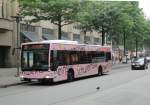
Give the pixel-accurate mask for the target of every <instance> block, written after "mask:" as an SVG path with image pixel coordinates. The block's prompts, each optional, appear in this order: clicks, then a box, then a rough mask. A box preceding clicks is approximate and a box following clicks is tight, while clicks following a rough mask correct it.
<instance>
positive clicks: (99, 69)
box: [98, 65, 103, 76]
mask: <svg viewBox="0 0 150 105" xmlns="http://www.w3.org/2000/svg"><path fill="white" fill-rule="evenodd" d="M98 75H99V76H101V75H103V68H102V66H101V65H100V66H99V67H98Z"/></svg>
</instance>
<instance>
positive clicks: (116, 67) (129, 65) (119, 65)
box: [112, 63, 131, 69]
mask: <svg viewBox="0 0 150 105" xmlns="http://www.w3.org/2000/svg"><path fill="white" fill-rule="evenodd" d="M124 67H131V63H127V64H122V63H120V64H113V65H112V69H120V68H124Z"/></svg>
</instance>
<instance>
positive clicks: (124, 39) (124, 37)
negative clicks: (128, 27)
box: [123, 31, 126, 56]
mask: <svg viewBox="0 0 150 105" xmlns="http://www.w3.org/2000/svg"><path fill="white" fill-rule="evenodd" d="M123 46H124V56H126V36H125V31H124V33H123Z"/></svg>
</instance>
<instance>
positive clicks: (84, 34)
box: [83, 31, 86, 44]
mask: <svg viewBox="0 0 150 105" xmlns="http://www.w3.org/2000/svg"><path fill="white" fill-rule="evenodd" d="M83 33H84V44H86V40H85V37H86V31H83Z"/></svg>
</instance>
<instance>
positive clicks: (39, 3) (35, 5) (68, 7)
mask: <svg viewBox="0 0 150 105" xmlns="http://www.w3.org/2000/svg"><path fill="white" fill-rule="evenodd" d="M18 1H19V5H20V12H21V15H23V16H30V17H31V20H30V22H38V21H41V20H49V21H50V22H51V23H53V24H55V25H57V26H58V39H61V34H62V33H61V28H62V27H63V26H64V25H68V24H71V23H73V18H74V17H75V15H76V14H77V12H78V10H79V7H80V2H79V0H18Z"/></svg>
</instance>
